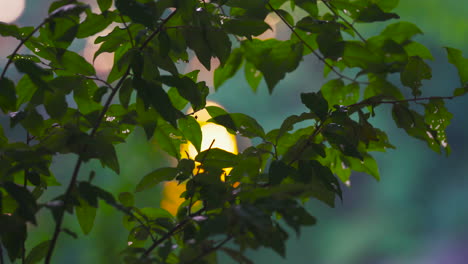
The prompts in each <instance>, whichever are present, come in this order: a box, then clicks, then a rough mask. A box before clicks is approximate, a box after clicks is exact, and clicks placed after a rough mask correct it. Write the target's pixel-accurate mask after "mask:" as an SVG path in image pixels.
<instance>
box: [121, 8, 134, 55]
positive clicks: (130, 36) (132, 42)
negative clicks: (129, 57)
mask: <svg viewBox="0 0 468 264" xmlns="http://www.w3.org/2000/svg"><path fill="white" fill-rule="evenodd" d="M119 16H120V19H121V20H122V23H123V24H124V27H125V29H126V30H127V34H128V38H129V39H130V44H131V45H132V48H134V47H135V43H134V41H133V37H132V32H130V29H129V28H128V26H127V23H125V20H124V18H123V16H122V13H120V12H119Z"/></svg>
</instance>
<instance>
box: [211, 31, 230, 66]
mask: <svg viewBox="0 0 468 264" xmlns="http://www.w3.org/2000/svg"><path fill="white" fill-rule="evenodd" d="M205 34H206V38H207V40H208V46H209V47H210V49H211V50H212V53H213V55H214V56H215V57H217V58H218V59H219V61H220V63H221V66H222V65H224V64H225V63H226V61H227V60H228V58H229V57H230V54H231V41H230V40H229V37H228V35H227V34H226V32H224V31H222V30H219V29H216V28H214V29H207V30H206V32H205Z"/></svg>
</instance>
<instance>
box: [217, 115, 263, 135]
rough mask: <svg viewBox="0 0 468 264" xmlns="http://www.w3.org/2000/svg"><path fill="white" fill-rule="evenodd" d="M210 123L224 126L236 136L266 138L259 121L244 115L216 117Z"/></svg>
mask: <svg viewBox="0 0 468 264" xmlns="http://www.w3.org/2000/svg"><path fill="white" fill-rule="evenodd" d="M210 114H211V113H210ZM208 122H213V123H216V124H219V125H222V126H224V127H225V128H227V129H228V131H229V132H231V133H232V134H234V135H235V134H237V133H239V134H240V135H242V136H244V137H248V138H254V137H260V138H265V131H264V130H263V127H262V126H261V125H260V124H259V123H258V122H257V120H255V119H254V118H252V117H250V116H248V115H245V114H242V113H231V114H223V115H215V116H213V118H211V119H210V120H208Z"/></svg>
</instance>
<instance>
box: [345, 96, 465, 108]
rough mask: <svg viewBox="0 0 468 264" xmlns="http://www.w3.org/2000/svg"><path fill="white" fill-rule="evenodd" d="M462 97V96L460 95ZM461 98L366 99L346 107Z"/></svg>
mask: <svg viewBox="0 0 468 264" xmlns="http://www.w3.org/2000/svg"><path fill="white" fill-rule="evenodd" d="M460 96H461V95H460ZM460 96H456V95H453V96H430V97H415V98H410V99H404V100H388V101H372V100H369V99H365V100H363V101H361V102H358V103H355V104H350V105H348V106H346V107H347V108H351V107H356V106H366V105H379V104H401V103H407V102H420V101H429V100H432V99H441V100H452V99H454V98H456V97H460Z"/></svg>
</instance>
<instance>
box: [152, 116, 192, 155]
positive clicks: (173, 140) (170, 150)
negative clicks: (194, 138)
mask: <svg viewBox="0 0 468 264" xmlns="http://www.w3.org/2000/svg"><path fill="white" fill-rule="evenodd" d="M154 140H155V142H156V144H157V145H158V146H159V147H160V148H161V149H163V150H164V151H166V152H167V154H169V155H171V156H173V157H175V158H176V159H180V144H181V143H182V142H183V141H184V142H185V139H184V137H183V135H182V133H181V132H180V130H178V129H175V128H174V126H172V125H170V124H168V123H165V122H164V123H158V126H157V129H156V131H155V133H154Z"/></svg>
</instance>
